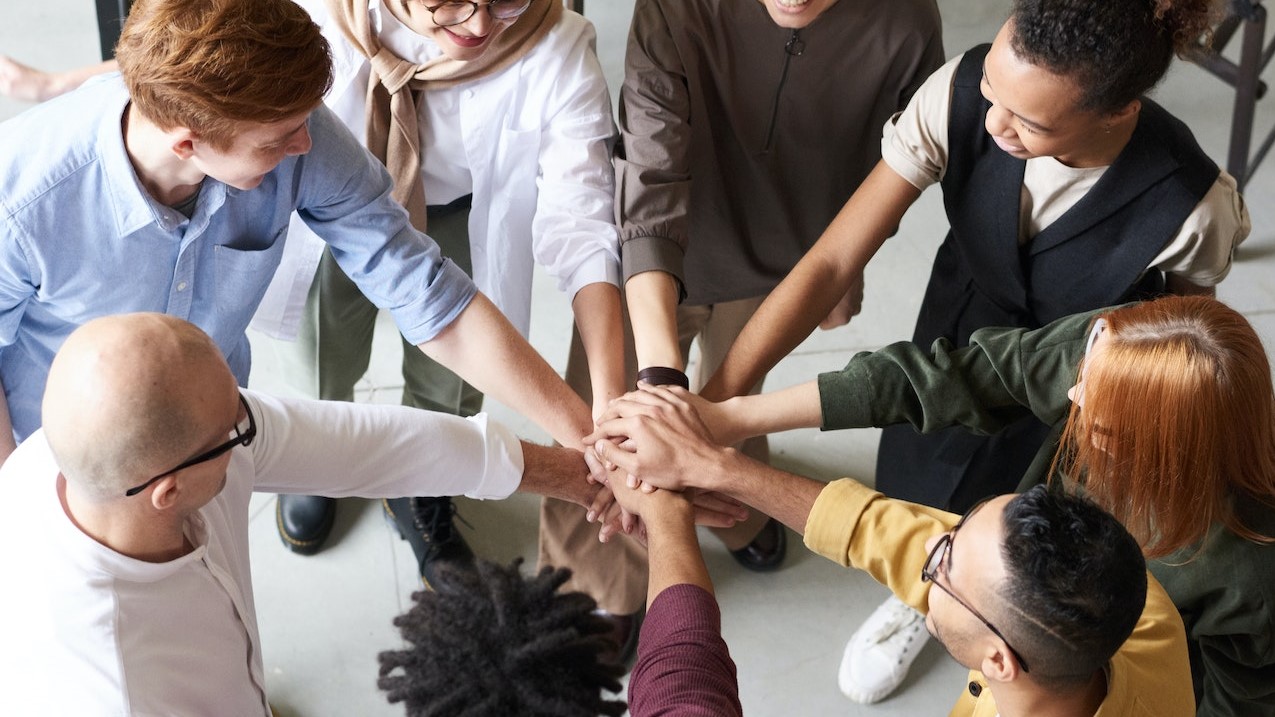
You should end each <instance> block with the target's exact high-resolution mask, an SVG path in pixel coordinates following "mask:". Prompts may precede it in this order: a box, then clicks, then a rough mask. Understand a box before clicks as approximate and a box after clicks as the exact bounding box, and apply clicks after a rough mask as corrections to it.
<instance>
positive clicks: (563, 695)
mask: <svg viewBox="0 0 1275 717" xmlns="http://www.w3.org/2000/svg"><path fill="white" fill-rule="evenodd" d="M521 564H522V560H521V559H518V560H515V561H514V562H513V564H512V565H510V566H509V567H503V566H500V565H496V564H494V563H489V562H485V561H479V563H478V565H477V569H476V570H474V571H468V570H465V571H460V570H457V571H452V572H450V573H449V575H448V579H447V585H448V589H447V591H446V592H428V591H421V592H417V593H414V594H413V595H412V600H413V601H414V602H415V604H414V605H413V606H412V608H411V609H410V610H408V611H407V612H406V613H404V614H402V615H400V616H398V617H396V618H394V624H395V625H396V626H398V628H399V630H400V631H401V632H402V634H403V639H404V640H405V641H406V642H407V643H408V644H409V645H410V647H408V649H405V650H388V651H386V652H382V653H381V654H380V656H379V659H380V662H381V671H380V678H379V679H377V681H376V684H377V686H378V687H380V688H381V689H382V690H385V691H386V693H387V694H386V696H387V698H388V699H389V701H390V702H403V703H404V704H405V705H406V707H407V714H408V717H426V716H427V715H430V716H437V717H466V716H469V717H480V716H481V717H486V716H488V715H527V716H529V717H530V716H533V715H534V716H536V717H540V716H544V717H550V716H553V717H593V716H594V715H616V716H618V715H622V714H624V712H625V710H626V709H627V707H626V705H625V703H624V702H623V701H619V700H605V699H603V698H602V694H601V691H602V690H607V691H609V692H619V691H620V682H619V678H620V676H621V675H623V674H624V668H623V667H621V666H620V665H618V664H615V663H603V662H600V661H599V656H600V655H601V653H603V652H604V651H607V650H613V649H614V644H613V642H612V641H611V639H610V638H609V637H607V633H608V631H609V629H610V628H609V626H608V624H607V622H606V621H605V620H604V619H603V618H601V617H599V616H597V615H595V614H594V610H595V609H596V608H597V602H595V601H594V599H593V598H591V597H589V596H588V595H585V594H584V593H581V592H567V593H559V592H558V588H560V587H562V585H563V583H565V582H566V581H567V580H568V579H569V578H570V577H571V571H570V570H566V569H554V568H550V567H545V568H543V569H542V570H541V571H540V573H539V574H538V575H535V576H534V577H524V576H523V575H522V573H521V572H520V569H519V568H520V566H521Z"/></svg>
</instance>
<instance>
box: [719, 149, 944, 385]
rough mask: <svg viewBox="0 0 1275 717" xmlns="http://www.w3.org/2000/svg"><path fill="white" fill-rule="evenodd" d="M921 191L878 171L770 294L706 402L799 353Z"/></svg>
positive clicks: (738, 341)
mask: <svg viewBox="0 0 1275 717" xmlns="http://www.w3.org/2000/svg"><path fill="white" fill-rule="evenodd" d="M918 196H920V191H919V190H917V189H916V188H915V187H913V186H912V185H911V184H909V183H908V182H907V181H906V180H904V179H903V178H902V177H900V176H899V175H898V174H895V172H894V170H892V169H890V168H889V167H888V166H887V165H886V164H885V163H884V162H880V163H878V164H877V166H876V168H875V169H873V170H872V173H871V174H870V175H869V176H868V178H867V179H866V180H864V182H863V184H862V185H860V187H859V189H858V190H857V191H856V192H855V193H854V195H853V196H852V197H850V201H848V202H846V205H845V206H844V207H843V208H842V209H841V212H840V213H839V214H838V215H837V217H836V219H834V220H833V222H832V224H831V225H829V227H828V229H827V230H825V231H824V233H823V235H822V236H821V237H820V238H819V241H818V242H816V243H815V245H814V246H813V247H812V248H811V249H810V251H809V252H807V253H806V255H805V256H804V257H803V258H802V259H801V261H799V262H798V263H797V266H796V267H794V268H793V270H792V271H791V272H790V273H789V274H788V276H787V278H785V279H784V280H783V282H781V283H780V284H779V286H777V287H776V288H775V290H774V291H772V292H771V293H770V296H769V297H767V299H766V301H765V302H763V303H762V305H761V307H760V308H758V310H757V313H756V314H755V315H754V316H753V318H752V319H751V320H750V321H749V322H748V324H747V325H746V326H745V327H744V330H743V331H742V332H740V335H739V338H738V339H736V340H735V343H734V345H732V346H731V348H730V351H729V352H727V354H726V358H725V360H724V361H723V362H722V365H721V367H720V368H718V370H717V372H716V373H715V374H714V375H713V377H712V378H711V379H710V380H709V382H708V384H707V385H705V387H704V389H703V391H701V392H700V393H701V395H703V396H704V397H705V398H708V399H710V400H714V401H720V400H723V399H725V398H729V397H731V396H738V395H740V394H742V393H745V392H746V391H747V390H748V389H749V387H751V386H753V385H755V384H756V383H757V382H758V381H759V380H761V378H762V376H764V375H765V373H766V372H767V371H769V370H770V369H771V368H773V367H774V365H775V364H776V363H778V362H779V361H780V359H782V358H783V357H785V356H787V355H788V354H789V353H790V352H791V351H792V350H793V349H794V348H796V347H797V345H798V344H799V343H801V342H802V341H803V340H804V339H805V338H806V337H807V336H809V335H810V332H811V331H813V330H814V328H815V327H816V326H818V325H819V322H820V321H823V320H824V318H826V317H827V316H828V314H829V312H830V311H832V308H833V307H834V306H835V305H836V304H837V302H838V301H840V300H841V298H842V297H843V296H845V294H846V291H847V289H849V287H850V286H851V284H852V282H854V281H856V280H858V279H860V278H861V277H862V275H863V269H864V267H865V266H867V263H868V260H869V259H871V258H872V256H873V255H875V254H876V252H877V250H878V249H880V248H881V245H882V244H883V243H884V242H885V240H886V239H887V238H888V237H889V236H891V235H892V234H894V232H895V231H896V229H897V228H898V223H899V220H900V219H901V218H902V217H903V214H904V212H906V211H907V208H908V207H909V206H911V205H912V203H913V202H914V201H916V198H917V197H918Z"/></svg>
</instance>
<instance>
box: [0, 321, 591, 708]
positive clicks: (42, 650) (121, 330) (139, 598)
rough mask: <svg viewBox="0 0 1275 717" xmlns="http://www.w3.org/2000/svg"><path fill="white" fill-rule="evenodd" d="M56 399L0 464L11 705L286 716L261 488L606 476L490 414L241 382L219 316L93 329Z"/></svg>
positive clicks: (57, 368)
mask: <svg viewBox="0 0 1275 717" xmlns="http://www.w3.org/2000/svg"><path fill="white" fill-rule="evenodd" d="M43 411H44V427H43V429H41V430H38V431H36V432H35V433H34V434H32V436H31V437H30V438H29V439H28V440H26V441H25V442H23V443H22V445H21V446H20V447H19V448H18V449H17V451H16V452H15V453H13V455H12V457H10V458H9V460H8V461H6V462H5V463H4V466H3V469H0V485H3V486H4V489H5V492H6V495H5V497H4V500H3V502H0V565H2V566H4V579H5V584H6V586H7V588H6V589H5V591H4V592H5V598H4V603H3V609H2V610H0V636H3V637H2V638H0V639H2V640H3V644H4V647H3V649H2V650H0V653H2V654H0V714H6V715H10V714H12V715H20V714H21V715H29V714H56V715H72V714H74V715H90V714H91V715H97V714H111V715H116V714H153V715H213V714H218V715H252V714H257V715H269V714H270V710H269V707H268V706H267V704H266V694H265V681H264V678H263V674H262V663H261V644H260V638H259V636H258V634H257V621H256V610H255V607H254V604H253V597H252V578H251V574H250V571H249V561H248V501H249V498H250V497H251V495H252V492H253V491H254V490H258V491H268V492H282V493H318V494H322V495H329V496H350V495H354V496H365V497H394V496H402V495H461V494H463V495H467V496H470V497H473V498H504V497H506V496H508V495H510V494H511V493H513V492H514V491H516V490H522V491H531V492H536V493H540V494H542V495H547V496H552V497H555V498H559V499H564V500H570V501H574V502H576V503H579V504H582V505H587V504H588V502H589V500H590V499H591V497H592V496H593V494H594V493H595V492H596V488H595V487H593V486H591V485H589V484H588V483H587V482H586V480H585V476H586V474H587V468H586V467H585V464H584V460H583V458H582V456H581V453H580V452H579V451H574V450H569V449H565V448H546V447H542V446H535V445H531V444H526V443H521V442H520V441H519V440H518V439H517V438H516V437H515V436H514V435H513V434H512V433H510V432H509V431H508V430H507V429H505V428H502V427H500V426H498V425H497V424H495V423H493V422H491V421H488V420H487V419H486V417H484V416H482V415H479V416H475V417H474V418H472V419H463V418H458V417H455V416H450V415H443V414H436V413H429V412H425V411H418V410H413V409H410V408H403V407H399V406H370V405H356V404H351V403H338V402H321V401H302V400H283V399H277V398H271V397H268V396H264V395H262V394H259V393H256V392H253V391H247V390H241V389H239V388H238V387H237V385H236V382H235V378H234V376H233V375H232V374H231V372H230V369H229V368H228V366H227V364H226V361H225V360H224V359H223V358H222V355H221V351H220V350H219V349H218V348H217V346H216V344H214V343H213V342H212V340H211V339H209V338H208V336H207V335H206V334H204V333H203V332H202V331H200V330H199V329H198V328H196V327H195V326H194V325H193V324H190V323H187V322H185V321H183V320H181V319H177V318H174V317H171V316H166V315H163V314H129V315H122V316H113V317H107V318H102V319H97V320H94V321H91V322H89V323H87V324H85V325H84V326H82V327H81V328H79V329H77V330H76V331H75V332H74V333H73V334H71V336H70V337H69V338H68V339H67V341H66V343H65V344H64V346H63V347H62V349H61V351H60V352H59V353H58V355H57V357H56V359H55V360H54V362H53V365H52V368H51V369H50V372H49V381H48V388H47V391H46V393H45V396H44V404H43ZM386 619H389V617H388V616H387V618H386Z"/></svg>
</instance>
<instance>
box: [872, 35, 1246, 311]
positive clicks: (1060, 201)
mask: <svg viewBox="0 0 1275 717" xmlns="http://www.w3.org/2000/svg"><path fill="white" fill-rule="evenodd" d="M962 57H963V55H958V56H956V57H954V58H952V59H951V60H949V61H948V62H947V64H945V65H943V66H942V67H940V68H939V69H938V70H937V71H935V73H934V74H932V75H930V77H929V79H927V80H926V81H925V83H924V84H923V85H922V86H921V89H919V90H917V93H916V94H915V95H914V96H913V97H912V101H911V102H909V103H908V106H907V107H906V108H905V109H904V110H903V111H902V112H900V113H898V114H896V115H895V116H894V117H892V118H891V119H890V121H888V122H886V124H885V129H884V131H883V133H882V139H881V158H882V159H884V160H885V163H886V164H887V165H889V167H890V169H893V170H894V171H895V172H896V173H897V174H898V175H899V176H900V177H903V178H904V179H905V180H907V181H908V182H909V183H911V184H912V185H913V186H914V187H916V188H917V189H920V190H924V189H925V188H926V187H929V186H930V185H931V184H934V183H936V182H938V181H939V180H941V179H942V178H943V174H944V172H945V171H946V170H947V139H948V137H947V131H948V118H949V115H950V111H951V103H952V82H953V80H954V79H955V77H956V68H957V65H959V64H960V62H961V58H962ZM1106 170H1107V168H1106V167H1093V168H1086V169H1076V168H1074V167H1068V166H1067V165H1065V164H1063V163H1061V162H1059V161H1058V160H1056V159H1054V158H1053V157H1035V158H1033V159H1029V160H1027V167H1026V170H1025V174H1024V177H1023V191H1022V195H1021V200H1020V201H1021V205H1020V212H1019V217H1020V223H1019V230H1018V231H1019V234H1018V241H1019V243H1020V244H1026V243H1027V242H1029V241H1031V238H1032V237H1034V236H1036V235H1037V234H1039V233H1040V232H1041V230H1043V229H1044V228H1045V227H1048V226H1049V225H1050V224H1051V223H1053V221H1054V220H1055V219H1057V218H1058V217H1060V216H1062V215H1063V213H1064V212H1066V211H1067V210H1068V209H1070V208H1071V207H1072V205H1074V204H1075V203H1076V202H1078V201H1080V198H1081V197H1083V196H1085V194H1086V193H1087V192H1088V191H1089V190H1090V189H1092V188H1093V186H1094V184H1095V183H1096V182H1097V181H1098V178H1099V177H1101V176H1102V174H1103V172H1105V171H1106ZM1250 229H1251V223H1250V221H1249V216H1248V209H1247V208H1246V207H1245V206H1244V199H1243V198H1242V197H1241V196H1240V194H1239V191H1238V190H1237V189H1236V185H1235V179H1234V178H1233V177H1231V175H1229V174H1227V173H1226V172H1225V171H1222V172H1221V173H1220V174H1219V175H1218V178H1217V181H1215V182H1214V183H1213V186H1212V187H1210V188H1209V191H1208V192H1207V193H1206V194H1205V195H1204V198H1203V199H1201V200H1200V203H1199V204H1198V205H1196V207H1195V210H1194V211H1192V212H1191V214H1190V215H1189V216H1188V217H1187V218H1186V221H1184V222H1183V223H1182V227H1181V228H1180V229H1179V230H1178V233H1177V235H1176V236H1174V237H1173V239H1172V240H1170V241H1169V243H1168V244H1166V245H1165V247H1164V249H1163V250H1161V252H1160V253H1159V254H1158V255H1157V256H1156V257H1155V259H1153V260H1152V261H1151V264H1150V265H1149V266H1151V267H1155V268H1157V269H1159V270H1161V271H1163V272H1165V273H1167V274H1177V275H1179V276H1181V277H1182V278H1184V279H1186V280H1188V281H1190V282H1192V283H1194V284H1198V285H1200V286H1213V285H1215V284H1217V283H1218V282H1220V281H1222V279H1224V278H1226V275H1227V273H1228V272H1230V270H1231V259H1232V257H1233V256H1234V253H1235V247H1237V246H1238V245H1239V243H1240V242H1242V241H1243V240H1244V239H1245V238H1246V237H1247V236H1248V233H1249V230H1250Z"/></svg>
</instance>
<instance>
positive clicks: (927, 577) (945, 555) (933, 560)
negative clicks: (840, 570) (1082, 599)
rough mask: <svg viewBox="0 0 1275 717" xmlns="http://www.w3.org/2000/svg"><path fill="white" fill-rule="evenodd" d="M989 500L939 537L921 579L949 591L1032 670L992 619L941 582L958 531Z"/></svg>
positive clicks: (969, 511)
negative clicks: (942, 570) (942, 572)
mask: <svg viewBox="0 0 1275 717" xmlns="http://www.w3.org/2000/svg"><path fill="white" fill-rule="evenodd" d="M989 500H991V497H988V498H984V499H983V500H980V501H979V502H977V503H975V504H974V506H973V507H971V508H970V509H969V510H968V511H966V513H965V515H963V516H961V519H960V520H959V521H957V523H956V525H954V526H953V527H952V529H951V530H949V531H948V532H946V533H944V534H943V535H942V536H940V537H939V540H938V542H937V543H935V544H934V547H933V548H932V549H931V550H930V556H929V557H928V558H926V560H925V567H923V568H921V581H922V582H928V583H934V586H935V587H937V588H938V589H940V590H942V591H943V592H945V593H947V594H948V595H949V596H950V597H951V598H952V599H953V600H955V601H956V602H958V603H960V604H961V605H962V606H963V607H964V608H965V609H966V610H969V611H970V613H971V614H972V615H974V617H976V618H978V619H979V620H980V621H981V622H982V623H983V624H984V625H986V626H987V629H988V630H991V631H992V634H993V635H995V636H997V637H999V638H1000V639H1001V640H1002V641H1004V643H1005V647H1008V648H1009V651H1010V652H1011V653H1013V655H1014V659H1016V660H1018V664H1019V665H1021V666H1022V668H1023V672H1030V671H1031V670H1029V669H1028V668H1027V660H1024V659H1023V656H1022V655H1021V654H1019V652H1018V650H1015V649H1014V646H1013V645H1011V644H1009V640H1007V639H1006V638H1005V636H1004V635H1003V634H1001V631H1000V630H997V629H996V626H995V625H993V624H992V623H991V621H990V620H988V619H987V618H985V617H983V613H981V612H979V611H978V610H975V609H974V606H972V605H970V604H969V603H967V602H965V601H964V600H962V599H961V598H960V597H959V596H958V595H957V594H956V593H955V592H953V591H952V588H950V587H948V586H946V585H944V584H943V583H941V582H939V579H938V575H939V569H940V568H941V567H942V566H943V562H944V561H949V564H950V556H951V554H952V541H953V540H955V539H956V531H958V530H960V529H961V526H962V525H965V521H967V520H969V517H970V516H971V515H974V513H976V512H978V509H979V508H982V507H983V506H984V505H985V504H986V503H987V501H989Z"/></svg>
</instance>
